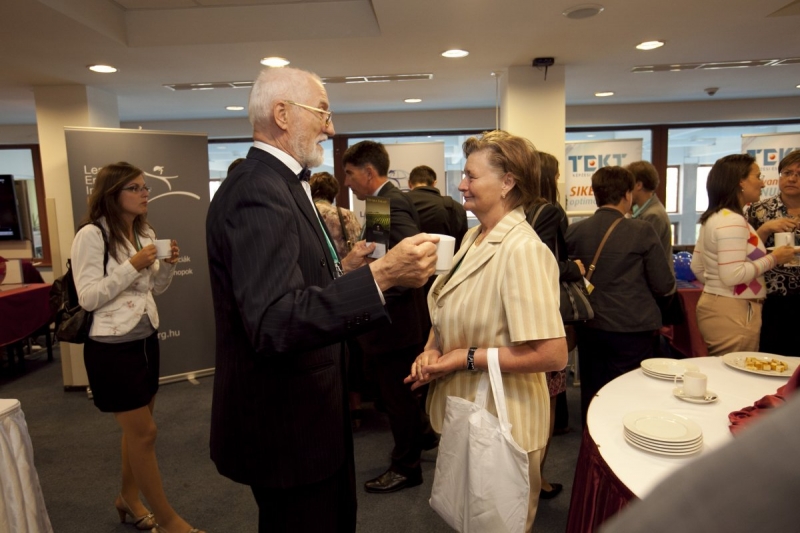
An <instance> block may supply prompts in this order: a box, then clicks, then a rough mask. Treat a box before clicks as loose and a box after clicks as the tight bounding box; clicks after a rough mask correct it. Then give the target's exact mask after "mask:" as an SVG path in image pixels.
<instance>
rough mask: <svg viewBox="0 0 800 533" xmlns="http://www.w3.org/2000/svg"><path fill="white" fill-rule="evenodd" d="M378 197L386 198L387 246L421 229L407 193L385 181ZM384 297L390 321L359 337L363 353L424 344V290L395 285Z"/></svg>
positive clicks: (426, 329)
mask: <svg viewBox="0 0 800 533" xmlns="http://www.w3.org/2000/svg"><path fill="white" fill-rule="evenodd" d="M378 196H379V197H380V198H388V199H389V209H390V214H389V216H390V228H389V230H390V232H389V248H393V247H394V246H395V245H396V244H397V243H398V242H400V241H402V240H403V239H405V238H406V237H410V236H412V235H416V234H417V233H419V232H420V230H419V216H418V215H417V210H416V209H414V204H412V203H411V200H410V199H409V197H408V196H407V195H406V194H404V193H403V192H402V191H401V190H400V189H398V188H397V187H395V186H394V185H393V184H392V183H391V182H387V183H386V185H384V186H383V188H382V189H381V190H380V191H379V192H378ZM384 296H385V297H386V310H387V311H388V313H389V318H390V319H391V323H390V324H386V323H384V324H383V325H382V326H380V327H379V328H377V329H374V330H372V331H370V332H368V333H366V334H364V335H361V336H360V337H359V338H358V342H359V344H360V345H361V347H362V348H363V350H364V353H365V354H367V355H380V354H382V353H386V352H396V351H398V350H400V349H402V348H406V347H411V346H416V345H418V344H420V343H424V342H425V341H426V340H427V339H428V334H429V333H430V329H431V321H430V318H429V315H428V305H427V303H426V293H425V290H424V289H421V288H420V289H410V288H407V287H394V288H392V289H389V290H388V291H386V292H385V293H384Z"/></svg>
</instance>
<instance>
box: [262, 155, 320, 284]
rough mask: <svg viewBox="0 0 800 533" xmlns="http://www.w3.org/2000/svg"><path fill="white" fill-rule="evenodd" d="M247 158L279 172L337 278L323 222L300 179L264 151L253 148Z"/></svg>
mask: <svg viewBox="0 0 800 533" xmlns="http://www.w3.org/2000/svg"><path fill="white" fill-rule="evenodd" d="M247 156H248V157H254V158H256V159H259V160H261V161H264V162H265V163H266V164H267V165H269V166H270V167H271V168H273V169H274V170H275V171H277V172H278V174H279V175H280V177H281V178H283V180H284V181H285V182H286V186H287V187H288V188H289V192H290V193H291V195H292V199H293V200H294V202H295V204H297V208H298V209H299V210H300V212H301V213H302V214H303V217H304V218H305V219H306V221H307V222H308V223H309V224H310V225H311V229H312V230H313V231H314V234H315V235H316V236H317V241H318V242H319V245H320V247H321V248H322V251H323V253H324V254H325V258H326V259H325V262H326V263H327V267H328V272H329V273H330V275H331V277H332V278H336V271H335V267H334V262H335V261H334V258H333V257H332V256H331V253H330V250H329V249H328V243H327V242H326V240H325V235H324V234H323V233H322V231H323V230H322V221H321V219H320V218H317V216H318V212H317V210H316V207H314V206H312V205H311V202H309V200H308V195H307V194H306V191H305V189H304V188H303V184H302V183H300V179H299V178H298V177H297V176H295V175H294V174H293V173H292V171H291V170H289V168H288V167H287V166H286V165H284V164H283V163H282V162H281V161H279V160H278V159H277V158H276V157H274V156H272V155H271V154H269V153H267V152H265V151H263V150H259V149H258V148H251V149H250V152H249V153H248V154H247ZM331 242H333V241H331Z"/></svg>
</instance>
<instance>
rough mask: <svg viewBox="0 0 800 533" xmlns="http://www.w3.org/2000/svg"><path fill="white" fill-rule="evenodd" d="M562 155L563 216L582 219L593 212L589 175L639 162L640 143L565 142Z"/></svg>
mask: <svg viewBox="0 0 800 533" xmlns="http://www.w3.org/2000/svg"><path fill="white" fill-rule="evenodd" d="M566 152H567V153H566V155H567V157H566V159H565V161H566V167H567V168H565V169H564V182H565V184H566V187H565V188H566V191H567V194H566V197H567V214H568V215H569V216H573V215H582V214H587V213H591V212H594V211H595V210H596V209H597V205H596V204H595V202H594V195H593V194H592V174H594V173H595V172H596V171H597V170H598V169H600V168H602V167H608V166H621V167H624V166H625V165H629V164H630V163H633V162H634V161H640V160H641V159H642V140H641V139H613V140H600V141H567V143H566Z"/></svg>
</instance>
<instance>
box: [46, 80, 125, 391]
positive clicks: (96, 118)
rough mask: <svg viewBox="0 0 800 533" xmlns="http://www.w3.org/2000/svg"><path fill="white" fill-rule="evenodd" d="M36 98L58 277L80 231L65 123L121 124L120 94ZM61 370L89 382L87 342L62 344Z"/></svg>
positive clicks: (53, 90)
mask: <svg viewBox="0 0 800 533" xmlns="http://www.w3.org/2000/svg"><path fill="white" fill-rule="evenodd" d="M34 98H35V100H36V126H37V133H38V136H39V147H40V150H41V155H42V173H43V175H44V190H45V197H46V199H47V200H46V203H47V208H48V210H51V211H53V210H54V211H55V213H52V212H50V213H48V222H49V230H50V249H51V252H52V255H53V276H54V277H58V276H61V275H62V274H63V271H64V269H65V266H64V262H66V259H67V258H68V257H69V256H70V248H71V247H72V239H73V237H74V236H75V228H74V226H73V222H72V221H73V217H72V200H71V198H72V196H71V192H70V183H69V171H68V169H67V145H66V140H65V137H64V127H65V126H77V127H81V126H85V127H101V128H118V127H119V108H118V106H117V97H116V95H114V94H112V93H109V92H106V91H103V90H100V89H96V88H93V87H84V86H80V85H68V86H49V87H36V88H34ZM56 258H59V260H58V261H56ZM61 369H62V373H63V379H64V386H65V387H82V386H86V385H88V379H87V377H86V370H85V368H84V366H83V345H80V344H66V343H62V344H61Z"/></svg>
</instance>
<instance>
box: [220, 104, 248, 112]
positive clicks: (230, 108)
mask: <svg viewBox="0 0 800 533" xmlns="http://www.w3.org/2000/svg"><path fill="white" fill-rule="evenodd" d="M225 109H227V110H228V111H242V110H243V109H244V106H241V105H229V106H227V107H226V108H225Z"/></svg>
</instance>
